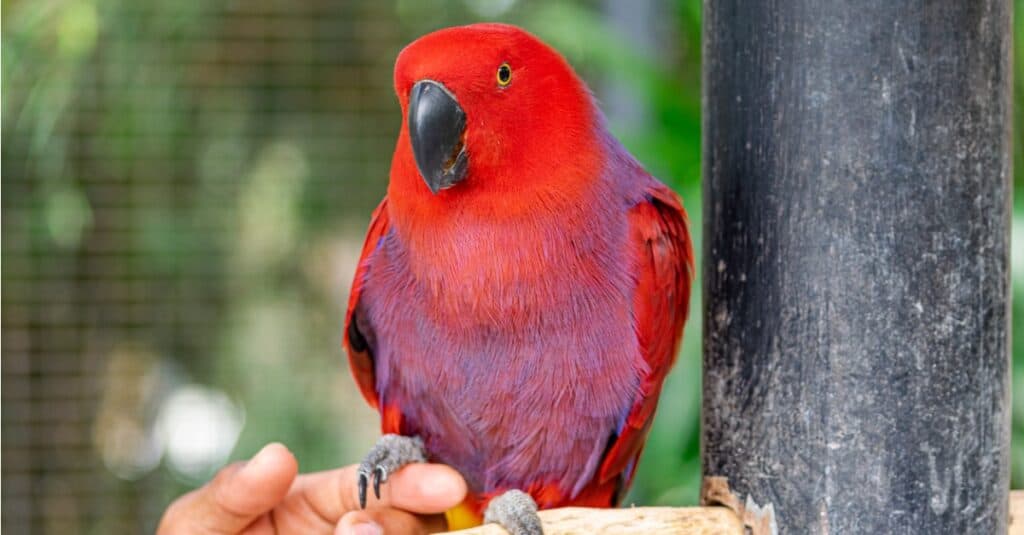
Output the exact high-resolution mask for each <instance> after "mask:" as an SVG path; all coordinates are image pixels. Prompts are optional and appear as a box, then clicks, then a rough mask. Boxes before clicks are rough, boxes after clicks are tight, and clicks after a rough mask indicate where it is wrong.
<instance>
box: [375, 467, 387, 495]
mask: <svg viewBox="0 0 1024 535" xmlns="http://www.w3.org/2000/svg"><path fill="white" fill-rule="evenodd" d="M385 479H387V475H386V473H385V472H384V467H383V466H378V467H377V468H376V469H375V470H374V471H373V494H374V496H376V497H377V499H378V500H379V499H380V484H381V483H382V482H384V480H385Z"/></svg>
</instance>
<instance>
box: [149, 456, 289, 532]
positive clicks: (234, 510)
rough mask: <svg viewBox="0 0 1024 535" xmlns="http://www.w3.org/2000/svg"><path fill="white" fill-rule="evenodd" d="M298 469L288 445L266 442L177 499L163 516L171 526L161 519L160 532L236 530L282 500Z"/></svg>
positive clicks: (238, 530) (239, 529)
mask: <svg viewBox="0 0 1024 535" xmlns="http://www.w3.org/2000/svg"><path fill="white" fill-rule="evenodd" d="M297 472H298V463H296V461H295V457H294V456H292V454H291V452H289V451H288V449H287V448H285V447H284V446H283V445H281V444H277V443H274V444H268V445H267V446H264V448H263V449H262V450H260V452H259V453H257V454H256V455H255V456H254V457H253V458H252V459H251V460H249V461H248V462H246V463H235V464H233V465H231V466H228V467H227V468H224V469H223V470H221V471H220V472H218V473H217V475H216V477H214V479H213V481H211V482H210V483H208V484H207V485H206V486H204V487H202V488H200V489H199V490H196V491H194V492H192V493H191V494H189V495H187V496H185V497H184V498H182V499H180V500H179V501H178V502H176V503H175V504H174V506H172V507H171V509H169V510H168V512H167V514H166V515H165V520H166V521H167V522H166V523H167V524H168V525H169V526H171V527H173V528H174V529H170V528H167V529H166V531H165V530H164V529H165V528H164V524H165V523H164V522H162V523H161V533H164V532H166V533H190V532H193V531H197V532H204V533H225V534H227V533H230V534H234V533H238V532H240V531H242V530H243V529H244V528H245V527H246V526H248V525H249V524H252V523H253V521H255V520H256V519H257V518H259V517H260V516H261V515H263V514H265V513H266V512H267V511H270V510H271V509H273V508H274V506H275V505H277V504H278V503H280V502H281V500H282V499H283V498H284V496H285V495H286V494H287V493H288V489H289V487H291V484H292V481H293V480H294V479H295V474H296V473H297Z"/></svg>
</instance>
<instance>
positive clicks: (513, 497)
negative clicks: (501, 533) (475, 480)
mask: <svg viewBox="0 0 1024 535" xmlns="http://www.w3.org/2000/svg"><path fill="white" fill-rule="evenodd" d="M484 522H485V523H487V522H494V523H496V524H498V525H500V526H501V527H503V528H505V530H506V531H508V532H509V533H510V534H511V535H544V529H543V528H541V525H540V517H539V516H537V502H535V501H533V498H531V497H530V495H529V494H527V493H525V492H523V491H521V490H515V489H513V490H509V491H506V492H505V493H504V494H502V495H500V496H498V497H496V498H494V499H493V500H491V503H489V504H488V505H487V510H486V511H484Z"/></svg>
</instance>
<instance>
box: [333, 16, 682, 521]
mask: <svg viewBox="0 0 1024 535" xmlns="http://www.w3.org/2000/svg"><path fill="white" fill-rule="evenodd" d="M394 78H395V79H394V82H395V91H396V93H397V94H398V101H399V104H400V105H401V108H402V117H403V121H402V126H401V131H400V132H399V134H398V145H397V146H396V148H395V153H394V158H393V160H392V163H391V180H390V183H389V185H388V191H387V196H386V197H385V199H384V200H383V201H382V202H381V203H380V206H378V207H377V210H376V211H375V212H374V213H373V219H372V221H371V223H370V229H369V232H368V234H367V237H366V244H365V245H364V246H363V252H362V259H361V261H360V264H359V267H358V270H357V272H356V276H355V281H354V282H353V285H352V291H351V297H350V300H349V305H348V312H347V318H346V328H345V345H346V347H347V349H348V354H349V359H350V364H351V367H352V371H353V373H354V375H355V379H356V382H357V383H358V385H359V388H360V390H361V391H362V393H363V396H364V397H365V398H366V400H367V401H368V402H369V403H370V405H372V406H374V407H376V408H377V409H378V410H379V411H380V413H381V421H382V424H381V427H382V431H383V433H384V436H383V437H382V438H381V439H380V441H379V442H378V443H377V445H376V446H375V447H374V448H373V449H372V450H371V451H370V453H369V454H368V455H367V457H366V458H365V459H364V461H363V463H362V465H361V467H360V471H359V474H360V475H359V478H360V480H359V488H360V490H361V493H362V496H361V500H362V501H363V503H364V504H365V493H366V487H367V485H368V484H369V483H368V482H371V481H372V486H373V488H374V491H375V492H377V493H378V495H379V485H380V484H381V483H383V482H385V481H386V479H387V477H388V474H389V473H392V472H394V471H395V470H397V469H398V468H400V467H401V466H403V465H404V464H407V463H410V462H418V461H419V462H421V461H425V460H427V459H429V460H431V461H436V462H441V463H446V464H448V465H451V466H452V467H454V468H455V469H457V470H458V471H459V472H460V473H461V474H462V475H463V476H464V477H465V479H466V481H467V482H468V484H469V489H470V495H469V497H468V498H467V500H466V502H465V503H464V504H463V505H462V506H460V507H459V508H457V510H453V511H450V512H449V515H448V518H449V523H450V525H451V527H453V528H455V527H461V524H463V523H465V522H467V521H470V522H476V523H479V522H480V520H481V518H480V515H481V514H482V515H483V518H482V520H483V521H485V522H497V523H499V524H501V525H503V526H504V527H505V528H506V529H508V530H509V531H510V532H511V533H513V534H514V535H520V534H533V533H541V527H540V521H539V518H538V517H537V515H536V511H537V508H538V506H539V507H540V508H552V507H559V506H566V505H580V506H594V507H612V506H615V505H616V504H617V503H618V501H619V499H620V498H621V497H622V496H623V494H624V493H625V491H626V489H627V488H628V487H629V484H630V481H631V479H632V477H633V473H634V470H635V468H636V462H637V458H638V457H639V456H640V452H641V450H642V449H643V444H644V440H645V438H646V435H647V432H648V430H649V428H650V425H651V421H652V420H653V418H654V409H655V406H656V405H657V401H658V394H659V393H660V391H661V385H662V382H663V381H664V379H665V375H666V374H667V373H668V371H669V368H670V367H671V366H672V363H673V361H674V358H675V354H676V351H677V349H678V346H679V341H680V338H681V335H682V328H683V323H684V321H685V319H686V314H687V302H688V299H689V295H690V283H691V280H692V274H693V251H692V246H691V242H690V235H689V232H688V230H687V219H686V214H685V212H684V211H683V208H682V205H681V204H680V201H679V198H678V197H677V196H676V195H675V193H673V192H672V191H671V190H670V189H669V188H667V187H666V186H665V185H664V184H662V183H661V182H659V181H658V180H657V179H655V178H653V177H652V176H651V175H649V174H648V173H647V172H646V171H644V169H643V168H642V167H641V166H640V164H639V163H637V161H636V160H635V159H634V158H633V157H632V156H631V155H630V154H629V153H628V152H627V151H626V150H625V149H624V148H623V147H622V145H621V144H620V143H619V142H618V141H617V140H616V139H615V138H614V137H612V135H611V134H609V133H608V130H607V127H606V124H605V119H604V116H603V115H602V113H601V111H600V110H598V108H597V106H596V105H595V103H594V99H593V97H592V96H591V93H590V91H589V90H588V89H587V86H586V85H585V84H584V83H583V82H582V81H581V80H580V79H579V78H578V77H577V76H576V74H575V73H574V72H573V69H572V67H570V66H569V64H568V63H567V62H566V60H565V59H564V58H563V57H562V56H561V55H559V54H558V52H556V51H555V50H553V49H552V48H550V47H548V46H547V45H545V44H544V43H543V42H541V41H540V40H539V39H537V38H536V37H534V36H532V35H530V34H529V33H527V32H525V31H523V30H521V29H519V28H516V27H513V26H507V25H500V24H474V25H471V26H463V27H457V28H448V29H444V30H440V31H437V32H435V33H431V34H429V35H426V36H424V37H422V38H420V39H418V40H416V41H415V42H413V43H412V44H410V45H409V46H407V47H406V48H405V49H404V50H403V51H402V52H401V53H400V54H399V56H398V60H397V61H396V63H395V73H394ZM453 524H457V525H460V526H456V525H453Z"/></svg>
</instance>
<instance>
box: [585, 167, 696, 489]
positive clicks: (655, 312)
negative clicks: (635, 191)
mask: <svg viewBox="0 0 1024 535" xmlns="http://www.w3.org/2000/svg"><path fill="white" fill-rule="evenodd" d="M652 182H653V184H654V185H653V186H652V187H650V188H648V190H647V195H646V199H645V200H644V201H641V202H640V203H638V204H637V205H636V206H634V207H633V208H632V209H631V210H630V212H629V219H630V231H631V235H632V236H631V243H632V246H633V247H634V248H635V249H634V254H636V257H637V259H638V263H637V266H636V270H637V273H636V281H637V284H636V293H635V294H634V295H633V308H634V321H635V322H636V333H637V337H638V338H639V342H640V355H639V356H638V357H637V358H638V359H643V362H642V363H640V366H638V367H639V368H641V369H643V370H646V373H645V374H644V376H643V377H642V378H641V382H640V393H639V395H638V396H637V398H636V399H635V400H634V401H633V405H632V407H631V408H630V410H629V414H628V415H627V417H626V419H625V421H624V422H623V423H622V425H621V427H620V428H619V429H618V432H617V433H616V434H617V436H614V437H613V442H612V443H611V444H610V446H609V449H608V450H607V453H606V454H605V458H604V460H603V462H602V464H601V469H600V472H599V474H598V479H599V481H601V482H602V483H604V482H607V481H608V480H610V479H612V478H614V477H617V476H621V477H622V483H623V485H622V487H623V488H625V487H628V483H629V481H630V480H631V479H632V477H633V472H634V469H635V468H636V460H637V458H638V457H639V456H640V452H641V450H642V449H643V445H644V440H646V438H647V432H648V430H649V429H650V427H651V421H652V420H654V409H655V407H656V406H657V404H658V395H659V394H660V393H661V385H662V382H664V380H665V376H666V375H667V374H668V371H669V369H670V368H671V367H672V363H673V362H674V361H675V357H676V353H677V351H678V349H679V342H680V340H681V338H682V330H683V323H684V322H685V321H686V315H687V306H688V303H689V300H690V284H691V282H692V280H693V272H694V265H693V245H692V243H691V241H690V233H689V230H688V229H687V217H686V212H685V211H684V210H683V206H682V203H681V202H680V201H679V197H678V196H677V195H676V194H675V193H674V192H673V191H672V190H670V189H669V188H668V187H666V186H664V185H662V184H661V183H659V182H656V181H653V180H652Z"/></svg>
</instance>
